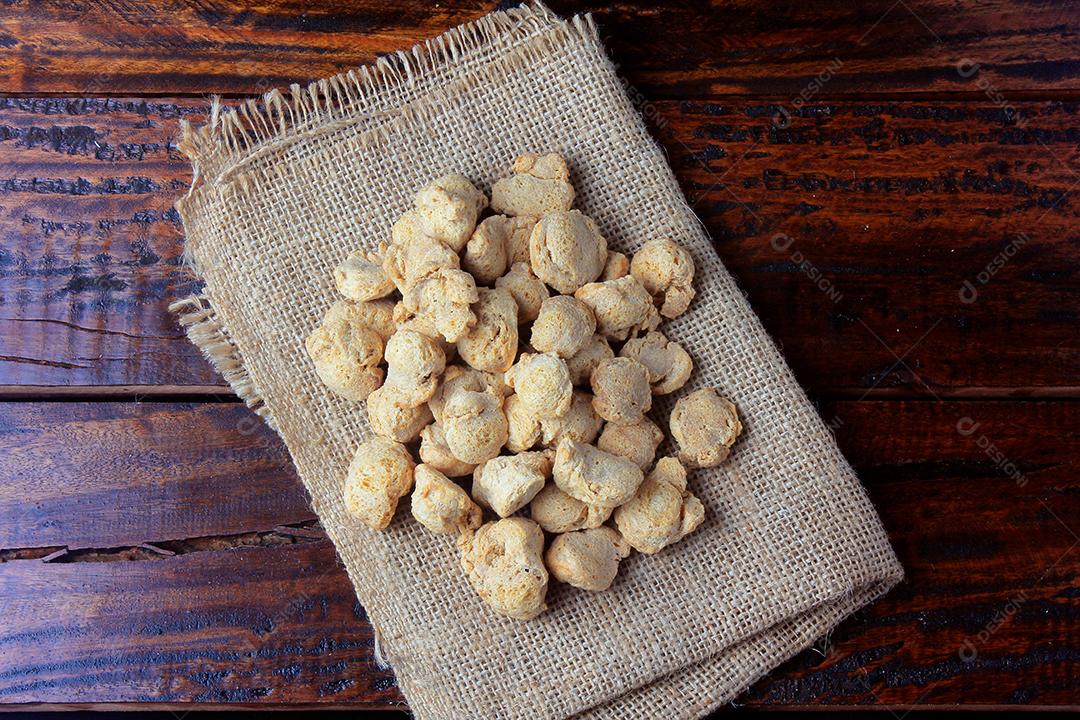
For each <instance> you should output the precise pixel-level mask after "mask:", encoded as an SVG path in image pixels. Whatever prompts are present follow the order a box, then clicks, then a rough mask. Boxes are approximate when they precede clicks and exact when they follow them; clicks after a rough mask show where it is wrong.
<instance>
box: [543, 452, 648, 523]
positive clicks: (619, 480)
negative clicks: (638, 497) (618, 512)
mask: <svg viewBox="0 0 1080 720" xmlns="http://www.w3.org/2000/svg"><path fill="white" fill-rule="evenodd" d="M552 472H553V474H554V476H555V484H556V485H558V486H559V489H560V490H562V491H563V492H565V493H566V494H567V495H570V496H572V497H575V498H577V499H578V500H580V501H581V502H583V503H585V504H586V505H599V506H600V507H618V506H619V505H622V504H623V503H624V502H626V501H627V500H629V499H630V498H632V497H633V496H634V493H635V492H636V491H637V489H638V486H639V485H641V481H642V479H643V478H644V475H643V474H642V472H641V468H639V467H638V466H637V465H636V464H634V463H633V462H632V461H630V460H627V459H626V458H623V457H619V456H618V455H612V454H611V453H606V452H604V451H603V450H598V449H597V448H595V447H593V446H592V445H586V444H584V443H579V442H576V441H574V440H563V441H562V442H560V443H559V446H558V448H557V449H556V451H555V465H554V468H553V470H552Z"/></svg>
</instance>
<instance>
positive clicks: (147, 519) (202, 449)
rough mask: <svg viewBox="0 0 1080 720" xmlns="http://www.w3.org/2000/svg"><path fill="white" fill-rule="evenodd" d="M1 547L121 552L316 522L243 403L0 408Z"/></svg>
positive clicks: (281, 457)
mask: <svg viewBox="0 0 1080 720" xmlns="http://www.w3.org/2000/svg"><path fill="white" fill-rule="evenodd" d="M0 458H2V459H0V477H3V478H4V481H3V486H2V487H3V489H2V490H0V548H19V547H41V546H63V547H66V548H68V549H71V550H76V549H80V548H111V547H117V546H132V545H139V544H141V543H160V542H161V541H173V540H182V539H184V538H189V537H195V536H215V535H230V534H237V533H251V532H262V531H270V530H273V529H274V528H275V527H277V526H279V525H289V524H294V523H301V522H308V521H312V520H314V513H313V511H312V510H311V507H310V506H309V504H308V500H307V496H306V494H305V493H304V490H303V488H302V487H301V485H300V482H299V480H298V479H297V477H296V473H295V471H294V470H293V468H292V463H291V462H290V460H289V456H288V453H287V452H286V450H285V448H284V446H283V445H282V444H281V441H280V440H279V439H278V437H277V436H276V435H275V434H274V433H273V431H271V430H269V429H268V428H267V427H266V425H265V424H264V423H263V422H262V420H260V419H259V418H258V417H257V416H255V415H254V414H252V413H251V412H249V411H248V410H247V409H246V408H245V407H243V406H242V405H237V404H226V405H220V404H187V403H182V404H178V403H167V404H159V403H143V404H133V403H69V402H59V403H0Z"/></svg>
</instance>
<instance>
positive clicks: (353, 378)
mask: <svg viewBox="0 0 1080 720" xmlns="http://www.w3.org/2000/svg"><path fill="white" fill-rule="evenodd" d="M368 305H369V303H356V302H353V301H351V300H339V301H338V302H336V303H334V304H333V305H331V306H330V308H329V309H328V310H327V311H326V315H325V316H324V317H323V320H322V323H321V324H320V325H319V327H317V328H316V329H315V330H314V331H313V332H312V333H311V335H309V336H308V337H307V340H305V342H304V345H305V347H306V348H307V352H308V355H309V356H310V357H311V360H312V362H313V363H314V365H315V373H316V374H317V375H318V376H319V379H320V380H322V382H323V384H324V385H326V386H327V387H328V388H330V389H331V390H332V391H334V392H335V393H337V394H338V395H340V396H342V397H344V398H347V399H349V400H354V401H360V400H364V399H365V398H367V397H368V396H369V395H370V394H371V393H372V392H374V391H375V390H376V389H377V388H378V387H379V386H380V385H381V384H382V381H383V371H382V368H380V367H379V363H381V362H382V359H383V349H384V347H383V342H384V338H383V336H382V333H381V328H379V327H378V326H377V325H375V324H374V323H372V318H371V317H370V316H371V314H372V313H371V312H370V310H371V309H370V308H369V307H368Z"/></svg>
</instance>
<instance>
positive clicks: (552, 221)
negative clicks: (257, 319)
mask: <svg viewBox="0 0 1080 720" xmlns="http://www.w3.org/2000/svg"><path fill="white" fill-rule="evenodd" d="M529 262H530V263H532V269H533V272H534V273H536V277H538V278H540V279H541V280H543V281H544V282H545V283H547V284H548V285H550V286H551V287H553V288H555V290H557V291H558V292H560V293H562V294H563V295H572V294H573V293H574V291H575V290H577V289H578V288H580V287H581V286H582V285H585V284H586V283H591V282H592V281H594V280H596V279H597V278H598V277H600V274H601V273H602V272H603V271H604V265H605V264H606V263H607V241H606V240H605V239H604V236H603V235H601V234H600V229H599V228H598V227H597V226H596V223H595V222H593V220H592V218H590V217H589V216H587V215H583V214H582V213H580V212H579V211H577V210H568V211H561V212H552V213H548V214H547V215H544V216H543V217H541V218H540V220H539V222H537V223H536V227H534V228H533V231H532V235H530V236H529ZM650 302H651V301H650Z"/></svg>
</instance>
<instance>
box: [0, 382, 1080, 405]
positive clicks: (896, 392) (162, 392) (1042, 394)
mask: <svg viewBox="0 0 1080 720" xmlns="http://www.w3.org/2000/svg"><path fill="white" fill-rule="evenodd" d="M807 394H808V395H810V397H811V398H813V399H815V400H822V401H827V400H849V401H850V400H897V401H900V400H909V401H910V400H964V401H978V400H987V401H999V400H1017V401H1023V400H1042V401H1047V400H1050V401H1052V400H1063V401H1068V400H1076V399H1080V386H1076V385H1055V386H1045V387H1010V386H1002V387H974V386H973V387H958V388H948V389H939V390H930V389H927V390H919V389H918V388H910V387H904V388H872V389H870V390H867V389H866V388H861V387H838V388H821V389H818V388H808V389H807ZM0 402H176V403H184V402H191V403H238V402H240V399H239V398H238V397H236V395H235V394H234V393H233V392H232V390H230V389H229V388H228V387H227V386H224V385H74V386H65V385H0Z"/></svg>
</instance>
